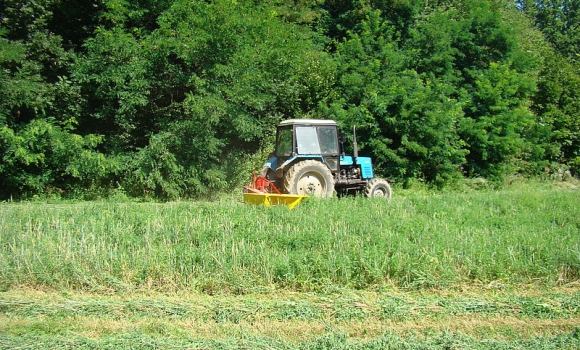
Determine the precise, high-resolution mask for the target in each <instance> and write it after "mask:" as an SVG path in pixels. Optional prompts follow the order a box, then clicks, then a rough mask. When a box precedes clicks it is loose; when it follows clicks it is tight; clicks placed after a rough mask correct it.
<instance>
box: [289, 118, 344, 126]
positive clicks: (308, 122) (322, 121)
mask: <svg viewBox="0 0 580 350" xmlns="http://www.w3.org/2000/svg"><path fill="white" fill-rule="evenodd" d="M287 125H332V126H336V125H337V124H336V122H335V121H334V120H330V119H288V120H284V121H282V122H281V123H280V124H278V126H287Z"/></svg>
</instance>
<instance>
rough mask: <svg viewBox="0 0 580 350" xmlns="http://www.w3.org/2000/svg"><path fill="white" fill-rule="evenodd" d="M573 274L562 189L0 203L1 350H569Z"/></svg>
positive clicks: (570, 210)
mask: <svg viewBox="0 0 580 350" xmlns="http://www.w3.org/2000/svg"><path fill="white" fill-rule="evenodd" d="M579 281H580V188H579V187H578V185H577V184H575V183H557V184H551V183H535V182H528V183H519V184H514V185H510V186H506V187H505V188H503V189H497V190H473V189H469V190H464V191H459V190H456V191H449V192H430V191H427V190H413V191H411V190H402V189H396V192H395V195H394V197H393V198H392V199H391V200H389V201H385V200H369V199H365V198H344V199H331V200H316V199H308V200H307V201H305V202H303V203H300V205H299V206H297V207H296V208H295V209H293V210H289V209H288V208H286V207H283V206H280V207H271V208H264V207H262V206H252V205H246V204H244V203H243V202H242V197H241V194H236V195H226V196H222V197H220V198H219V199H216V200H215V201H203V202H189V201H182V202H171V203H147V202H146V203H136V202H127V201H122V200H120V201H99V202H64V201H56V202H50V201H44V202H26V203H2V204H0V349H2V348H18V347H23V348H26V347H32V348H63V347H65V348H228V349H231V348H282V349H290V348H301V349H327V348H328V349H330V348H333V349H334V348H344V349H347V348H365V349H367V348H382V349H384V348H393V349H399V348H400V349H414V348H424V349H431V348H448V349H455V348H457V349H459V348H478V349H479V348H482V349H483V348H485V349H487V348H494V349H503V348H506V349H520V348H522V349H524V348H545V349H561V348H570V349H575V348H578V347H580V283H579Z"/></svg>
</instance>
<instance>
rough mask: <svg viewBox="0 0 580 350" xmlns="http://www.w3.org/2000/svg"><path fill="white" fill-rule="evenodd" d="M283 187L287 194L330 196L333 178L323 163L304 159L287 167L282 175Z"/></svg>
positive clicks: (332, 189) (332, 190) (332, 191)
mask: <svg viewBox="0 0 580 350" xmlns="http://www.w3.org/2000/svg"><path fill="white" fill-rule="evenodd" d="M284 189H285V190H286V192H287V193H289V194H299V195H306V196H314V197H322V198H330V197H332V194H333V193H334V178H333V177H332V173H331V172H330V169H329V168H328V167H327V166H326V165H324V164H323V163H321V162H319V161H317V160H311V159H309V160H304V161H301V162H298V163H296V164H294V165H292V166H291V167H290V169H288V171H287V172H286V175H285V176H284Z"/></svg>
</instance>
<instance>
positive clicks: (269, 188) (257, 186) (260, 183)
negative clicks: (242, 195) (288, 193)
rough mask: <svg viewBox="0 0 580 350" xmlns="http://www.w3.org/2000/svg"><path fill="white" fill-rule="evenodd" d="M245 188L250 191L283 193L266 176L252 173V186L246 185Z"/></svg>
mask: <svg viewBox="0 0 580 350" xmlns="http://www.w3.org/2000/svg"><path fill="white" fill-rule="evenodd" d="M244 190H246V191H248V192H250V193H276V194H281V193H280V191H279V190H278V188H277V187H276V185H274V183H273V182H272V181H270V180H268V179H267V178H266V177H265V176H262V175H256V172H255V171H254V173H253V174H252V182H251V183H250V186H244Z"/></svg>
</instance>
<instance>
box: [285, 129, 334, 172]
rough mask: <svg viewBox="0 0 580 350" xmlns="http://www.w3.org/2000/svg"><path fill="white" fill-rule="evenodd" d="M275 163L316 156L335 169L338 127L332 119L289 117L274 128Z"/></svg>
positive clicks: (331, 168)
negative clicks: (275, 129)
mask: <svg viewBox="0 0 580 350" xmlns="http://www.w3.org/2000/svg"><path fill="white" fill-rule="evenodd" d="M274 155H275V157H276V160H277V164H284V163H286V162H288V161H291V162H292V161H295V160H305V159H316V160H319V161H321V162H322V163H325V164H326V165H327V166H328V167H329V168H330V170H331V171H332V172H333V173H334V172H336V171H338V156H339V143H338V127H337V125H336V122H335V121H333V120H317V119H290V120H286V121H283V122H282V123H280V125H279V126H278V129H277V131H276V151H275V152H274Z"/></svg>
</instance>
